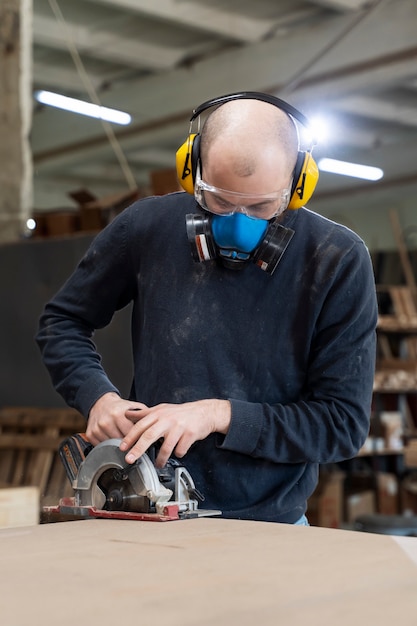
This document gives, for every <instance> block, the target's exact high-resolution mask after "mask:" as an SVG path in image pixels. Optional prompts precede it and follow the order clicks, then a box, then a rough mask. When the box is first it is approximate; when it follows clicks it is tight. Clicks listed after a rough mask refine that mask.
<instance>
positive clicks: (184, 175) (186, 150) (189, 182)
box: [175, 133, 197, 195]
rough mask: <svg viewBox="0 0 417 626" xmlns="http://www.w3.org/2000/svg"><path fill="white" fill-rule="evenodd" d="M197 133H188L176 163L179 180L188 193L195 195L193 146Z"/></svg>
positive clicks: (179, 150) (176, 157)
mask: <svg viewBox="0 0 417 626" xmlns="http://www.w3.org/2000/svg"><path fill="white" fill-rule="evenodd" d="M196 136H197V133H192V134H190V135H188V137H187V139H186V140H185V141H184V143H183V144H182V146H180V147H179V148H178V150H177V152H176V155H175V163H176V168H177V177H178V182H179V183H180V185H181V187H182V188H183V189H184V191H186V192H187V193H190V194H191V195H194V178H195V171H194V161H195V159H193V146H194V140H195V138H196Z"/></svg>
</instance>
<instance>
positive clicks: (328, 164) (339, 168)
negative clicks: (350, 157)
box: [317, 159, 384, 180]
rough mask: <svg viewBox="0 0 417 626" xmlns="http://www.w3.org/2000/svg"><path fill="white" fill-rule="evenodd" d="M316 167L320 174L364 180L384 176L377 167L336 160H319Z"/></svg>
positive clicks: (377, 178)
mask: <svg viewBox="0 0 417 626" xmlns="http://www.w3.org/2000/svg"><path fill="white" fill-rule="evenodd" d="M317 165H318V167H319V170H321V171H322V172H330V173H331V174H340V175H341V176H352V177H353V178H363V179H365V180H379V179H380V178H382V177H383V175H384V172H383V170H381V169H380V168H379V167H372V166H370V165H360V164H359V163H348V162H347V161H338V160H336V159H320V160H319V162H318V164H317Z"/></svg>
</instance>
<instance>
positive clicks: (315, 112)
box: [0, 0, 417, 526]
mask: <svg viewBox="0 0 417 626" xmlns="http://www.w3.org/2000/svg"><path fill="white" fill-rule="evenodd" d="M416 24H417V3H416V2H415V0H374V1H367V0H305V1H302V0H257V1H256V2H252V1H251V0H184V1H182V0H181V1H178V0H163V1H162V0H158V1H154V0H71V2H68V1H64V0H2V2H1V5H0V136H1V141H0V164H1V167H0V284H1V286H2V294H1V306H0V345H1V350H0V371H1V376H0V432H2V433H3V435H2V436H1V437H0V439H1V438H2V440H3V444H2V447H1V448H0V452H2V454H3V459H4V458H5V456H4V450H5V449H6V447H7V446H6V444H7V445H8V442H10V441H11V440H9V439H7V437H6V435H8V434H10V433H11V432H12V430H13V428H14V426H13V423H14V422H13V418H12V415H15V418H16V419H17V417H16V416H20V417H19V419H20V418H21V420H23V421H21V422H19V424H20V427H19V428H23V426H22V424H23V423H24V424H25V425H26V426H25V428H29V427H30V424H31V423H32V425H33V424H34V423H35V421H36V419H37V418H36V419H35V418H34V417H33V415H35V414H36V415H38V416H39V415H41V414H42V412H43V414H46V413H47V414H48V415H51V413H50V411H51V410H52V411H53V410H54V409H55V408H56V409H57V410H58V409H63V408H64V406H65V405H64V403H63V401H62V400H61V398H60V397H59V396H58V394H56V393H55V391H54V390H53V389H52V387H51V383H50V380H49V376H48V375H47V373H46V370H45V368H44V366H43V365H42V363H41V361H40V356H39V353H38V349H37V347H36V346H35V343H34V339H33V337H34V334H35V332H36V327H37V321H38V317H39V314H40V312H41V310H42V307H43V305H44V303H45V302H46V301H47V300H48V299H49V297H50V296H52V295H53V294H54V293H55V291H56V290H57V289H58V287H59V286H60V285H61V284H62V283H63V281H64V280H65V279H66V277H67V276H68V275H69V273H70V272H71V270H72V269H73V267H74V265H75V264H76V263H77V261H78V260H79V259H80V257H81V255H82V254H83V252H84V251H85V250H86V248H87V246H88V245H89V243H90V242H91V240H92V238H93V237H94V235H95V234H96V233H97V232H98V231H99V230H100V229H101V228H103V227H104V226H105V225H106V224H107V223H109V221H111V219H113V217H114V216H115V215H117V213H118V212H120V211H121V210H123V208H125V207H126V206H128V205H129V204H130V203H131V202H132V201H133V200H134V199H136V198H140V197H143V196H146V195H149V194H161V193H166V192H169V191H174V190H177V189H178V183H177V180H176V175H175V152H176V150H177V148H178V147H179V146H180V145H181V144H182V142H183V141H184V139H185V138H186V136H187V134H188V131H189V119H190V116H191V113H192V111H193V109H194V108H196V107H197V106H198V105H199V104H200V103H201V102H203V101H205V100H207V99H210V98H212V97H215V96H218V95H223V94H226V93H230V92H234V91H247V90H251V91H264V92H267V93H270V94H273V95H276V96H278V97H280V98H283V99H285V100H287V101H289V102H290V103H291V104H293V105H294V106H296V107H297V108H299V109H300V110H301V111H302V112H303V113H304V114H305V115H307V117H308V118H310V119H311V120H313V119H316V118H317V117H320V118H321V120H322V122H323V123H324V126H325V128H326V129H327V135H325V136H323V137H322V139H320V138H319V143H318V145H317V146H316V147H315V148H314V153H313V154H314V157H315V159H316V161H317V162H320V160H321V159H322V158H325V157H328V158H332V159H340V160H343V161H348V162H351V163H357V164H363V165H368V166H373V167H376V168H380V169H381V170H383V173H384V174H383V177H382V178H380V179H379V180H373V181H372V180H364V179H359V178H354V177H351V176H345V175H338V174H333V173H328V172H326V171H324V170H323V171H321V172H320V180H319V184H318V187H317V190H316V192H315V194H314V196H313V198H312V200H311V201H310V203H309V205H308V206H309V208H310V209H311V210H313V211H316V212H318V213H320V214H322V215H324V216H326V217H329V218H331V219H334V220H336V221H338V222H341V223H343V224H345V225H346V226H348V227H350V228H352V229H353V230H355V231H356V232H357V233H358V234H359V235H360V236H361V237H362V238H363V239H364V240H365V242H366V244H367V245H368V247H369V249H370V252H371V254H372V258H373V262H374V268H375V277H376V282H377V284H378V289H379V293H380V296H381V315H382V316H383V317H384V319H383V320H382V321H383V324H382V325H381V327H380V333H379V337H381V341H380V355H379V356H380V357H381V359H380V361H379V364H380V366H381V367H380V369H379V371H378V372H377V375H378V376H379V377H380V378H379V379H378V380H377V381H376V387H375V406H376V408H375V415H374V417H375V416H376V417H377V418H378V419H377V420H375V424H376V426H375V429H374V432H371V433H370V441H369V442H368V444H367V445H368V448H369V450H368V452H369V455H368V457H367V456H366V455H365V452H366V451H364V456H363V459H362V460H361V461H360V468H359V469H360V470H361V471H362V473H363V463H365V462H366V459H368V461H369V458H370V465H371V466H372V468H373V470H375V466H376V464H380V465H381V467H380V466H379V465H378V467H377V469H378V472H379V470H380V469H382V470H384V471H383V472H381V473H384V474H387V475H388V476H389V477H392V476H394V478H395V483H393V482H392V479H391V478H385V479H384V480H385V483H384V484H385V486H384V487H383V488H382V487H381V486H379V487H377V488H376V491H375V489H374V487H375V472H374V473H373V474H372V477H371V479H372V481H373V482H372V485H371V484H370V480H371V479H370V480H368V481H366V480H365V482H363V481H362V483H361V487H360V489H359V488H358V487H357V486H356V487H354V488H353V491H352V493H354V494H356V493H363V492H366V494H367V497H365V498H360V501H359V504H358V501H357V500H356V501H353V500H352V502H351V507H352V508H351V510H350V513H349V515H348V517H349V519H353V516H354V514H356V513H357V511H358V510H359V511H361V510H362V509H361V507H365V510H369V509H371V510H374V509H375V507H376V506H379V507H380V509H381V506H382V505H381V502H382V496H383V494H385V495H386V499H385V505H384V506H385V507H386V508H385V509H384V510H385V511H387V510H389V511H390V512H399V511H401V512H403V511H405V510H407V511H414V512H417V497H416V493H415V492H417V489H416V488H415V485H416V484H417V483H416V481H414V482H413V480H411V479H410V472H408V471H407V472H406V471H405V469H404V468H405V467H406V465H405V463H406V464H407V463H408V464H411V465H409V466H410V467H412V466H413V465H412V464H413V463H414V465H415V466H417V458H416V457H417V454H416V450H415V443H413V442H415V437H416V412H417V411H416V394H417V347H416V345H417V339H416V336H415V331H416V328H417V321H416V320H417V300H416V297H417V296H416V293H417V292H416V279H415V277H416V275H417V208H416V207H417V29H416ZM45 92H53V93H56V94H60V95H64V96H69V97H71V98H77V99H80V100H83V101H86V102H90V103H93V104H96V105H101V106H104V107H109V108H112V109H116V110H119V111H123V112H125V113H128V114H129V115H130V116H131V121H130V123H129V124H127V125H118V124H115V123H109V122H103V121H101V120H99V119H94V118H91V117H86V116H84V115H79V114H76V113H73V112H68V111H64V110H61V109H57V108H53V107H52V106H49V105H47V104H45V103H43V102H41V97H42V94H44V93H45ZM388 318H389V319H388ZM384 323H386V324H388V326H387V325H386V324H385V326H384ZM389 324H391V326H389ZM398 324H400V328H399V330H400V331H401V332H399V330H398ZM401 324H402V326H401ZM405 328H406V329H407V330H406V331H405ZM390 333H391V334H390ZM392 333H397V334H395V336H394V338H393V335H392ZM96 341H97V344H98V347H99V349H100V351H101V353H102V355H103V361H104V365H105V367H106V369H107V370H108V372H109V375H110V377H111V378H112V380H113V381H114V383H115V384H116V385H117V386H118V387H119V388H120V389H121V391H122V392H123V393H127V392H128V389H129V387H130V378H131V354H130V348H129V310H128V309H126V310H123V311H121V312H120V313H118V314H117V315H116V316H115V319H114V322H113V324H112V325H111V327H109V328H107V329H105V330H103V331H100V332H98V333H97V334H96ZM404 349H405V352H404ZM399 359H401V360H399ZM22 407H26V408H27V410H26V409H22ZM13 409H14V413H13ZM33 411H35V413H33ZM2 415H3V416H4V422H1V417H2ZM22 415H23V417H22ZM25 415H26V416H28V415H29V418H27V419H26V418H25V417H24V416H25ZM381 415H382V416H383V417H384V419H385V422H384V423H382V422H383V420H382V421H381V419H380V418H381ZM7 416H9V417H7ZM30 416H32V417H30ZM398 416H399V418H398ZM25 419H26V421H25ZM31 419H32V420H34V421H32V422H31V421H30V420H31ZM398 419H400V425H399V426H398ZM27 420H29V421H27ZM2 424H3V425H2ZM16 424H17V422H15V426H16V428H17V431H16V432H21V431H19V430H18V426H17V425H16ZM387 424H388V426H387ZM395 426H396V429H395V428H394V427H395ZM48 427H49V428H50V427H51V424H50V422H48ZM2 428H3V430H2ZM61 434H62V430H59V429H58V431H57V430H55V435H54V436H56V437H58V436H60V435H61ZM390 437H391V439H390ZM395 437H396V438H395ZM15 441H17V440H16V439H15ZM413 446H414V447H413ZM405 447H407V451H406V452H405ZM387 450H388V451H389V453H386V452H387ZM375 452H379V453H380V454H378V456H377V455H376V454H375ZM385 453H386V454H385ZM413 455H414V456H413ZM8 458H9V459H11V458H12V457H11V456H9V457H8ZM13 458H14V457H13ZM44 458H45V457H44ZM368 465H369V464H368ZM3 467H5V466H3ZM407 467H408V466H407ZM1 468H2V465H1V463H0V469H1ZM8 468H9V471H10V472H11V471H12V470H11V462H9V465H8ZM365 469H367V468H365ZM347 471H348V472H349V476H350V473H351V467H350V468H345V467H342V468H338V473H337V476H335V473H334V472H332V475H331V478H330V479H329V481H328V482H327V483H326V485H327V487H326V486H325V487H323V489H325V488H326V489H327V488H328V490H327V491H325V492H323V493H325V496H323V497H322V498H321V500H320V501H318V504H317V503H316V504H317V507H319V508H318V509H316V511H318V512H317V515H318V516H319V518H320V515H321V516H322V517H321V518H320V519H319V518H317V519H318V520H319V522H321V524H322V525H330V526H335V525H339V524H340V523H341V515H342V514H341V513H340V498H341V497H342V496H343V494H342V495H341V490H340V474H342V475H343V477H344V478H343V480H345V478H346V472H347ZM365 473H366V472H365ZM44 474H45V476H46V473H45V472H44ZM368 474H369V472H368ZM16 476H17V474H16ZM45 476H44V480H45V481H47V480H48V478H47V476H46V478H45ZM338 476H339V478H338ZM404 477H405V478H407V479H408V480H409V487H408V496H409V497H408V500H407V505H406V506H405V505H403V502H404V500H401V502H400V504H399V499H398V494H399V493H400V490H401V489H402V484H400V482H401V480H402V479H403V478H404ZM377 478H378V480H382V479H380V476H379V474H378V476H377ZM400 479H401V480H400ZM14 480H15V482H16V481H17V478H15V479H14ZM10 481H11V482H13V481H12V480H11V479H10V477H9V478H7V477H5V476H4V475H3V476H0V483H1V482H5V483H8V482H10ZM338 481H339V482H338ZM390 481H391V482H390ZM378 484H379V483H378ZM329 485H330V486H329ZM410 485H411V486H410ZM378 489H379V490H378ZM413 489H414V490H415V492H414V491H413ZM384 490H385V491H384ZM374 492H376V493H377V496H378V497H379V500H378V499H377V501H375V498H374ZM369 493H371V496H369ZM335 494H336V495H335ZM381 494H382V496H381ZM392 494H394V495H393V496H392ZM413 494H414V495H413ZM390 495H391V496H392V497H391V499H390V498H389V496H390ZM413 497H414V500H413ZM326 498H327V500H326ZM332 498H333V499H332ZM337 498H338V500H337V502H336V499H337ZM323 502H324V504H323ZM326 502H327V504H326ZM329 502H330V504H329ZM335 502H336V504H335ZM355 502H356V505H355ZM375 502H376V504H375ZM333 505H335V507H336V508H333V509H331V506H333ZM326 506H327V509H326ZM355 506H356V507H357V508H356V509H355V508H354V507H355ZM320 507H321V508H320ZM329 507H330V508H329ZM338 507H339V508H338ZM329 511H331V512H330V513H329ZM335 511H336V513H335ZM326 515H327V518H326ZM335 516H336V517H335ZM337 516H338V517H337ZM336 518H337V519H336Z"/></svg>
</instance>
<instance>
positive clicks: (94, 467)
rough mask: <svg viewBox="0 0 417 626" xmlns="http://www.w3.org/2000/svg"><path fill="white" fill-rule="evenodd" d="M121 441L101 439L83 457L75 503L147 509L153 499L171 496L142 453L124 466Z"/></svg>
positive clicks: (76, 487)
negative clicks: (131, 462) (135, 459)
mask: <svg viewBox="0 0 417 626" xmlns="http://www.w3.org/2000/svg"><path fill="white" fill-rule="evenodd" d="M120 443H121V439H108V440H107V441H103V442H102V443H100V444H98V445H97V446H95V447H94V448H93V449H92V450H91V452H90V453H89V454H88V456H87V457H86V458H85V460H84V461H83V463H82V464H81V466H80V469H79V472H78V475H77V477H76V479H75V480H74V483H73V487H74V491H75V501H76V504H77V505H79V506H92V507H95V508H97V509H103V510H112V511H115V510H121V511H138V512H149V511H151V510H153V508H154V506H155V503H156V502H160V501H168V500H169V499H170V497H171V496H172V491H171V490H169V489H166V488H165V487H164V486H163V485H162V484H161V483H160V481H159V479H158V474H157V472H156V470H155V467H154V465H153V463H152V462H151V460H150V459H149V457H148V456H147V455H146V454H144V455H142V457H141V458H140V459H138V461H137V462H136V463H135V464H133V465H127V464H126V462H125V454H126V453H125V452H122V451H121V450H120V448H119V446H120Z"/></svg>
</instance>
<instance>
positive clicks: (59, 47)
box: [31, 0, 417, 210]
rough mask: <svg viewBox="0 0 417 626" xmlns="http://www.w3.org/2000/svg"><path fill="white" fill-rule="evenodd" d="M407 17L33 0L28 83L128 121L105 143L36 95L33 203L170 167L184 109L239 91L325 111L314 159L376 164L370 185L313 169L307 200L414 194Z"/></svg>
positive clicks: (117, 185) (414, 58) (414, 9)
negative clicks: (316, 175) (325, 130)
mask: <svg viewBox="0 0 417 626" xmlns="http://www.w3.org/2000/svg"><path fill="white" fill-rule="evenodd" d="M416 25H417V2H416V1H415V0H376V1H366V0H305V1H301V0H256V1H253V0H71V2H63V1H62V0H58V2H57V1H56V0H34V22H33V37H34V56H33V59H34V65H33V72H34V75H33V89H34V91H36V90H40V89H47V90H51V91H56V92H59V93H62V94H65V95H70V96H74V97H77V98H81V99H85V100H91V98H92V97H96V98H98V99H99V101H100V103H101V104H103V105H105V106H110V107H114V108H118V109H122V110H123V111H127V112H128V113H130V114H131V115H132V118H133V121H132V124H131V125H130V126H127V127H121V126H115V125H113V126H112V127H111V128H112V130H113V132H114V133H115V137H116V139H117V144H116V146H115V144H114V142H113V143H112V142H111V141H110V139H111V134H110V137H109V131H108V130H107V132H106V129H105V128H104V127H103V126H102V124H101V123H100V122H99V121H97V120H93V119H89V118H86V117H82V116H79V115H75V114H73V113H68V112H64V111H59V110H56V109H52V108H50V107H47V106H44V105H40V104H38V103H36V102H35V100H34V110H33V125H32V133H31V145H32V150H33V160H34V173H35V177H34V186H35V187H34V188H35V200H34V204H35V208H36V209H38V210H39V209H41V210H44V209H51V208H56V207H62V206H71V205H72V200H71V198H70V197H69V196H68V194H69V192H71V191H74V190H76V189H79V188H88V189H90V190H91V191H92V192H93V193H95V194H97V195H105V194H110V193H114V192H119V191H123V190H127V189H128V188H129V186H132V180H133V181H134V182H135V184H137V185H147V184H148V183H149V174H150V172H152V171H155V170H158V169H165V168H171V167H174V165H175V151H176V149H177V147H178V146H179V145H180V144H181V143H182V142H183V140H184V139H185V137H186V135H187V133H188V120H189V117H190V114H191V112H192V110H193V109H194V108H195V107H196V106H197V105H198V104H200V103H201V102H203V101H205V100H207V99H209V98H212V97H214V96H218V95H222V94H225V93H229V92H233V91H241V90H258V91H266V92H268V93H271V94H275V95H277V96H279V97H281V98H284V99H286V100H288V101H289V102H291V103H292V104H293V105H295V106H297V107H298V108H299V109H301V110H302V111H303V112H304V113H305V114H306V115H307V116H309V117H313V116H316V115H318V114H319V115H320V116H324V117H326V118H327V119H328V121H329V127H330V128H331V132H330V136H329V137H328V139H327V140H326V141H323V142H322V143H321V144H319V145H318V146H317V148H316V149H315V156H316V159H318V158H320V157H321V156H332V157H335V158H342V159H344V160H351V161H354V162H360V163H365V164H369V165H376V166H379V167H382V168H383V169H384V171H385V176H384V178H383V179H382V181H381V182H377V183H375V182H374V183H371V182H364V181H359V180H357V179H353V178H348V177H341V176H337V175H330V174H324V173H323V174H322V175H321V177H320V182H319V186H318V189H317V192H316V194H315V197H314V202H315V203H320V204H321V205H322V206H326V205H329V204H331V205H332V207H333V208H334V210H338V208H339V207H340V210H342V209H343V206H345V205H346V202H354V199H355V198H357V197H358V194H365V196H366V197H367V198H368V199H369V201H370V202H373V203H376V202H378V203H385V204H386V205H387V206H388V205H389V204H392V202H393V199H394V198H396V199H398V196H399V194H401V193H407V195H408V196H409V195H410V193H414V194H415V197H416V198H417V28H416ZM124 160H125V164H124V166H123V162H124ZM313 208H314V207H313Z"/></svg>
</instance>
